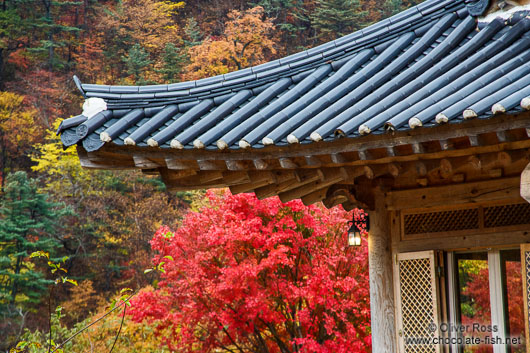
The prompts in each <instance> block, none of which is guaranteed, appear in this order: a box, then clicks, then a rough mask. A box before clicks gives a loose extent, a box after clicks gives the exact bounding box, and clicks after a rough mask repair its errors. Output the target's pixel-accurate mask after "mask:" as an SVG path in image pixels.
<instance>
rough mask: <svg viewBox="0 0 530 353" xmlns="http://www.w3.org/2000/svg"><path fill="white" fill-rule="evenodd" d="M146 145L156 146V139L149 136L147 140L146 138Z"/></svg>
mask: <svg viewBox="0 0 530 353" xmlns="http://www.w3.org/2000/svg"><path fill="white" fill-rule="evenodd" d="M147 145H148V146H151V147H158V141H156V140H155V139H152V138H150V139H149V140H147Z"/></svg>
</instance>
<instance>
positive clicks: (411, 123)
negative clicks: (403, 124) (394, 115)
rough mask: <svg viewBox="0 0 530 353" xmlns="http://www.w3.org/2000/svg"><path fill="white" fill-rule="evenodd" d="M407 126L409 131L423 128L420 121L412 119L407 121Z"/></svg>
mask: <svg viewBox="0 0 530 353" xmlns="http://www.w3.org/2000/svg"><path fill="white" fill-rule="evenodd" d="M409 126H410V128H411V129H415V128H417V127H420V126H423V123H422V122H421V120H420V119H418V118H416V117H414V118H410V119H409Z"/></svg>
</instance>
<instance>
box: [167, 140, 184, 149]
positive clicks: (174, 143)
mask: <svg viewBox="0 0 530 353" xmlns="http://www.w3.org/2000/svg"><path fill="white" fill-rule="evenodd" d="M169 145H170V146H171V148H176V149H177V150H181V149H183V148H184V145H183V144H182V143H180V141H179V140H171V143H170V144H169Z"/></svg>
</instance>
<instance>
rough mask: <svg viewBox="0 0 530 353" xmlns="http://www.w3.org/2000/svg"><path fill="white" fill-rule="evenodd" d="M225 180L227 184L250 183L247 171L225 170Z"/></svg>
mask: <svg viewBox="0 0 530 353" xmlns="http://www.w3.org/2000/svg"><path fill="white" fill-rule="evenodd" d="M223 180H224V182H226V184H227V185H235V184H244V183H250V177H249V175H248V173H247V172H243V171H240V172H223Z"/></svg>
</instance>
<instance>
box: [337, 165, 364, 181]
mask: <svg viewBox="0 0 530 353" xmlns="http://www.w3.org/2000/svg"><path fill="white" fill-rule="evenodd" d="M339 173H340V175H341V176H342V179H344V181H348V182H353V181H354V180H355V178H357V177H360V176H361V175H364V168H362V167H355V168H353V167H341V168H339Z"/></svg>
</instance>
